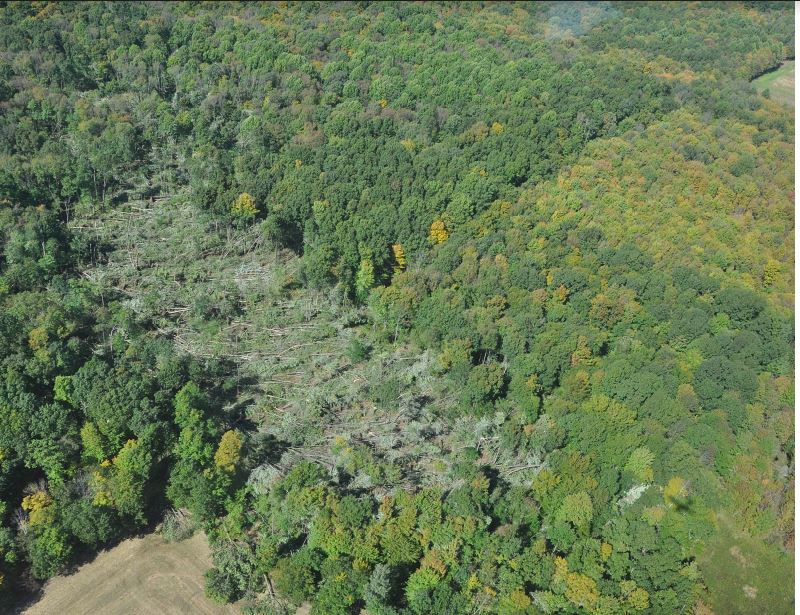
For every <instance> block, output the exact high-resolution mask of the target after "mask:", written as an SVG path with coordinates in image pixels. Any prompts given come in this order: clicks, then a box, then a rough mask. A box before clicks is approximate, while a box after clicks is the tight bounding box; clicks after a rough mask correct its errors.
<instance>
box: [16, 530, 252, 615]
mask: <svg viewBox="0 0 800 615" xmlns="http://www.w3.org/2000/svg"><path fill="white" fill-rule="evenodd" d="M210 565H211V560H210V551H209V548H208V543H207V541H206V537H205V536H204V535H203V534H195V535H194V536H193V537H192V538H190V539H188V540H184V541H182V542H175V543H168V542H164V541H163V540H162V539H161V537H160V536H159V535H157V534H151V535H148V536H145V537H144V538H134V539H131V540H126V541H125V542H123V543H121V544H119V545H118V546H116V547H114V548H113V549H111V550H109V551H105V552H103V553H100V554H99V555H98V556H97V557H96V558H95V559H94V561H92V562H90V563H88V564H85V565H84V566H81V568H79V569H78V571H77V572H75V574H72V575H69V576H60V577H56V578H54V579H52V580H51V581H49V582H48V583H47V585H46V586H45V587H44V595H43V596H42V598H41V600H39V601H38V602H37V603H36V604H34V605H32V606H30V607H29V608H28V609H27V610H25V611H23V613H24V615H66V614H69V615H89V614H93V615H94V614H97V613H103V615H139V614H143V613H158V614H159V615H171V614H174V615H177V614H179V613H180V614H184V613H192V614H193V615H222V614H227V613H238V612H239V609H238V608H237V607H235V606H232V605H227V606H220V605H217V604H215V603H213V602H211V601H210V600H209V599H208V598H206V597H205V595H204V593H203V573H204V572H205V570H206V569H207V568H208V567H209V566H210Z"/></svg>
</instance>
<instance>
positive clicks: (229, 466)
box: [214, 429, 242, 474]
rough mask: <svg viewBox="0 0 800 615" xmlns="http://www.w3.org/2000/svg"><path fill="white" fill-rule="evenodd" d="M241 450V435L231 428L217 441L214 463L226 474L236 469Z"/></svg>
mask: <svg viewBox="0 0 800 615" xmlns="http://www.w3.org/2000/svg"><path fill="white" fill-rule="evenodd" d="M241 452H242V436H241V434H240V433H239V432H238V431H236V430H233V429H229V430H228V431H226V432H225V433H224V434H222V438H221V439H220V441H219V447H218V448H217V452H216V453H214V465H216V466H217V468H219V469H220V470H222V471H223V472H225V473H226V474H233V473H234V472H235V471H236V464H238V463H239V459H240V457H241Z"/></svg>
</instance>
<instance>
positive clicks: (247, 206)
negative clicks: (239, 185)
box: [231, 192, 258, 218]
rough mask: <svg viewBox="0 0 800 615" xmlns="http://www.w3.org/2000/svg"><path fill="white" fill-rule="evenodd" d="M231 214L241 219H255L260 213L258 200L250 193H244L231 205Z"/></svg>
mask: <svg viewBox="0 0 800 615" xmlns="http://www.w3.org/2000/svg"><path fill="white" fill-rule="evenodd" d="M231 213H232V214H233V215H235V216H238V217H240V218H255V216H256V214H257V213H258V207H256V200H255V199H254V198H253V195H252V194H250V193H249V192H242V193H241V194H240V195H239V196H238V197H236V200H235V201H234V202H233V205H231Z"/></svg>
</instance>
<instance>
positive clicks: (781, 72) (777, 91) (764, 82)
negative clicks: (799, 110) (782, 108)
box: [753, 60, 794, 107]
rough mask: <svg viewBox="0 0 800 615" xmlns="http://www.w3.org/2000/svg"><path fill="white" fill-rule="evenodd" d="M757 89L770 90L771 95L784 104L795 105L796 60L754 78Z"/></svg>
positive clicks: (773, 98) (761, 90) (760, 90)
mask: <svg viewBox="0 0 800 615" xmlns="http://www.w3.org/2000/svg"><path fill="white" fill-rule="evenodd" d="M753 85H754V86H755V88H756V90H758V91H759V92H761V93H763V92H764V91H765V90H769V97H770V98H771V99H772V100H774V101H775V102H779V103H781V104H782V105H789V106H790V107H793V106H794V60H789V61H787V62H784V63H783V64H781V65H780V67H779V68H777V69H775V70H773V71H770V72H768V73H766V74H764V75H761V76H760V77H759V78H758V79H754V80H753Z"/></svg>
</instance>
